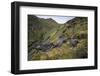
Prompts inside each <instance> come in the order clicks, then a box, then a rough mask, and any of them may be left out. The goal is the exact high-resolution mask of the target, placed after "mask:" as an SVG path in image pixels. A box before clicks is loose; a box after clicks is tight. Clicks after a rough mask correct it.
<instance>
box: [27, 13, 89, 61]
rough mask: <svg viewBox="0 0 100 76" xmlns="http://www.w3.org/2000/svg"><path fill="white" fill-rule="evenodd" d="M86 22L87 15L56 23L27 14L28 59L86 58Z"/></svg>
mask: <svg viewBox="0 0 100 76" xmlns="http://www.w3.org/2000/svg"><path fill="white" fill-rule="evenodd" d="M87 22H88V21H87V17H75V18H73V19H72V20H69V21H68V22H66V23H64V24H58V23H57V22H56V21H54V20H53V19H51V18H49V19H43V18H38V17H37V16H34V15H28V60H54V59H78V58H87V57H88V42H87V37H88V34H87V31H88V29H87Z"/></svg>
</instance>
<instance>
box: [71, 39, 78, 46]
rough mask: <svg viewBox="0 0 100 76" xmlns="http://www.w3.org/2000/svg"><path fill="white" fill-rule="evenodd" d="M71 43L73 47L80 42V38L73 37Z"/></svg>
mask: <svg viewBox="0 0 100 76" xmlns="http://www.w3.org/2000/svg"><path fill="white" fill-rule="evenodd" d="M70 44H71V46H72V47H76V46H77V44H78V39H74V38H72V39H71V40H70Z"/></svg>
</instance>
